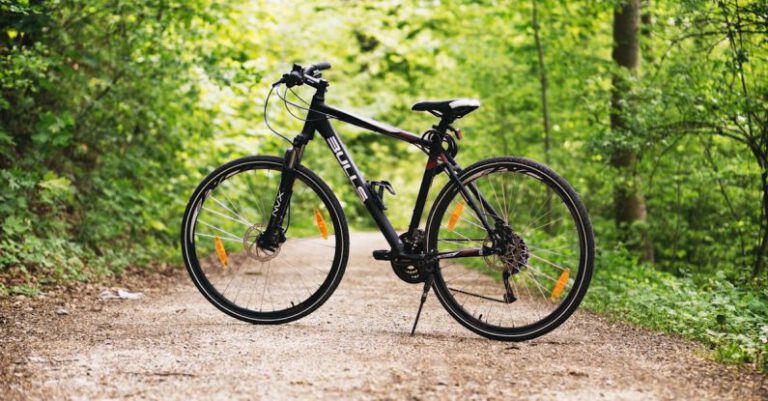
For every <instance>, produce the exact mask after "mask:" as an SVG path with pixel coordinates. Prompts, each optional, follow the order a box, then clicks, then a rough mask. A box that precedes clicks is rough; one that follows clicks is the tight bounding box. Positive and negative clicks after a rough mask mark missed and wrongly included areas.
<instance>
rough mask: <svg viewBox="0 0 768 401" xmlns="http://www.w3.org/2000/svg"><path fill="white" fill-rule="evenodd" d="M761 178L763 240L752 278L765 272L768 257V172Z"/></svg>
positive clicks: (756, 253)
mask: <svg viewBox="0 0 768 401" xmlns="http://www.w3.org/2000/svg"><path fill="white" fill-rule="evenodd" d="M761 178H762V182H761V184H762V185H763V210H762V211H761V213H760V215H761V217H762V218H761V224H760V231H761V234H762V239H761V240H760V245H759V246H758V248H757V250H756V251H755V266H754V268H753V269H752V278H755V277H757V276H759V275H760V273H762V272H763V271H764V270H765V264H766V260H765V259H766V257H768V224H766V220H767V219H768V171H763V174H762V176H761Z"/></svg>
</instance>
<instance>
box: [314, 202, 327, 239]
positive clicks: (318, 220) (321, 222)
mask: <svg viewBox="0 0 768 401" xmlns="http://www.w3.org/2000/svg"><path fill="white" fill-rule="evenodd" d="M315 224H317V229H318V230H320V235H322V236H323V239H328V226H326V225H325V219H324V218H323V214H322V213H320V210H319V209H315Z"/></svg>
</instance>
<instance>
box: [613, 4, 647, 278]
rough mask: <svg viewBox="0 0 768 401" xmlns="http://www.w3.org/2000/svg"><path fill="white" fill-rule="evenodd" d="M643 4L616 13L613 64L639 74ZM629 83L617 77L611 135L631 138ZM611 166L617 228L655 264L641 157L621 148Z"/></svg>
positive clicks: (629, 148)
mask: <svg viewBox="0 0 768 401" xmlns="http://www.w3.org/2000/svg"><path fill="white" fill-rule="evenodd" d="M639 28H640V0H626V1H625V2H624V3H623V4H621V5H619V6H618V7H617V8H616V9H615V10H614V12H613V60H614V61H615V62H616V64H617V65H618V66H619V67H622V68H625V69H627V70H628V71H629V73H630V74H635V73H636V72H637V69H638V67H639V64H640V41H639V33H640V32H639ZM630 107H631V99H630V98H629V82H627V80H626V79H625V78H624V75H623V74H621V73H619V74H615V75H614V76H613V90H612V94H611V131H613V132H614V134H619V135H630V134H631V132H630V127H628V123H627V118H626V115H627V113H629V112H631V108H630ZM611 164H612V165H613V166H614V167H615V168H616V169H617V170H618V173H619V180H618V182H617V183H616V185H615V188H614V208H615V213H616V215H615V219H616V225H617V226H618V228H619V231H620V233H621V235H622V237H623V238H624V240H625V241H626V242H627V243H628V244H629V245H630V247H631V248H632V249H634V250H635V251H637V252H638V253H639V255H640V257H641V259H642V260H644V261H648V262H651V263H652V262H653V260H654V255H653V245H652V243H651V239H650V236H649V235H648V230H647V228H646V227H645V224H644V223H645V221H646V217H647V216H646V208H645V199H644V197H643V195H642V193H641V192H640V188H639V182H638V181H639V180H638V177H637V172H636V167H637V153H636V151H634V150H633V149H632V148H631V147H630V146H625V147H621V148H617V149H615V150H614V152H613V155H612V157H611Z"/></svg>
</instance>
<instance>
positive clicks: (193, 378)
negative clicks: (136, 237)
mask: <svg viewBox="0 0 768 401" xmlns="http://www.w3.org/2000/svg"><path fill="white" fill-rule="evenodd" d="M351 240H352V241H351V242H352V252H351V255H350V261H349V265H348V268H347V272H346V275H345V277H344V280H342V283H341V285H340V286H339V288H338V289H337V290H336V292H335V293H334V295H333V296H332V297H331V298H330V300H329V301H328V302H327V303H326V304H325V305H323V306H322V307H321V308H320V309H318V310H317V311H315V312H314V313H312V314H311V315H309V316H308V317H306V318H304V319H302V320H300V321H298V322H294V323H290V324H287V325H280V326H254V325H249V324H245V323H241V322H239V321H237V320H234V319H232V318H229V317H227V316H226V315H224V314H223V313H221V312H219V311H218V310H216V309H215V308H214V307H213V306H211V305H210V304H209V303H208V302H207V301H205V300H204V299H203V297H202V296H201V295H200V294H199V293H198V292H197V290H196V289H195V287H194V286H193V285H192V283H191V281H190V280H189V278H188V277H187V276H186V273H185V272H184V271H183V270H182V269H172V270H169V271H168V272H166V274H157V273H156V274H153V275H148V276H145V277H140V276H138V277H137V276H135V275H134V276H131V277H129V278H126V279H124V281H121V282H116V283H112V284H109V285H114V286H115V287H123V288H129V289H130V290H133V291H141V292H143V293H144V294H145V297H143V298H142V299H137V300H119V299H108V300H103V299H102V298H101V297H100V295H99V294H100V293H101V292H102V291H103V290H105V289H110V287H108V286H107V285H101V286H100V285H88V286H83V287H82V288H79V289H76V290H72V289H70V290H69V291H59V292H53V293H49V294H47V295H45V296H43V297H37V298H25V297H17V298H10V299H6V300H3V301H0V394H2V397H0V398H3V399H4V400H13V399H163V400H170V399H179V400H186V399H222V400H230V399H249V400H250V399H265V400H267V399H268V400H276V399H356V400H357V399H376V400H379V399H393V400H406V399H407V400H426V399H440V400H446V399H462V400H463V399H478V400H480V399H482V400H486V399H487V400H494V399H499V400H501V399H518V400H519V399H529V400H551V399H558V400H596V399H607V400H608V399H609V400H666V399H696V400H705V399H707V400H708V399H711V400H730V399H732V400H765V399H768V377H767V376H766V375H762V374H759V373H756V372H754V371H753V370H751V369H750V368H749V367H745V366H740V367H739V366H727V365H722V364H718V363H716V362H713V361H711V360H709V359H707V358H706V357H705V355H706V349H704V348H703V347H702V346H701V345H699V344H696V343H692V342H689V341H684V340H681V339H678V338H674V337H670V336H667V335H663V334H658V333H653V332H649V331H646V330H642V329H638V328H633V327H629V326H627V325H625V324H621V323H616V322H612V321H609V320H607V319H605V318H602V317H600V316H596V315H594V314H591V313H589V312H585V311H579V312H577V313H576V314H575V315H574V316H573V317H571V319H570V320H569V321H567V322H566V323H565V324H564V325H563V326H561V327H560V328H559V329H557V330H555V331H554V332H552V333H550V334H548V335H546V336H544V337H541V338H538V339H535V340H532V341H527V342H523V343H502V342H494V341H489V340H486V339H484V338H481V337H478V336H476V335H474V334H472V333H471V332H469V331H468V330H466V329H464V328H463V327H462V326H460V325H459V324H458V323H456V322H454V320H453V319H452V318H451V317H450V316H449V315H448V313H447V312H446V311H444V310H443V308H442V307H441V306H440V304H439V302H438V301H437V299H436V298H435V297H434V296H433V295H430V297H429V299H428V301H427V303H426V305H425V309H424V313H423V315H422V318H421V321H420V323H419V327H418V330H417V334H416V336H413V337H411V336H410V335H409V331H410V328H411V324H412V323H413V318H414V315H415V312H416V308H417V306H418V298H419V295H420V290H421V287H420V286H414V285H409V284H406V283H403V282H401V281H400V280H399V279H398V278H397V277H396V276H395V275H394V274H393V273H392V271H391V269H390V267H389V265H388V264H387V263H384V262H376V261H374V260H373V259H372V258H371V250H373V249H378V248H384V247H385V242H384V240H383V239H382V238H381V235H379V234H355V235H353V236H352V239H351ZM112 289H114V288H112Z"/></svg>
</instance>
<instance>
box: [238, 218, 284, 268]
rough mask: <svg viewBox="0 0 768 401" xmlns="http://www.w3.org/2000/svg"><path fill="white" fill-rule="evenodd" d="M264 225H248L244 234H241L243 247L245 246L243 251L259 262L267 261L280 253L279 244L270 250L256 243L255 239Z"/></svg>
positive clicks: (261, 231) (262, 230)
mask: <svg viewBox="0 0 768 401" xmlns="http://www.w3.org/2000/svg"><path fill="white" fill-rule="evenodd" d="M265 227H266V226H265V225H264V224H254V225H252V226H250V227H248V230H246V231H245V235H244V236H243V248H245V252H246V253H247V254H248V256H249V257H250V258H252V259H254V260H257V261H259V262H268V261H270V260H272V259H274V258H275V257H276V256H277V255H278V254H279V253H280V248H281V246H280V245H278V246H277V248H275V250H274V251H270V250H268V249H264V248H262V247H260V246H259V245H258V243H257V240H258V239H259V236H261V234H262V233H263V232H264V228H265Z"/></svg>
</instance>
